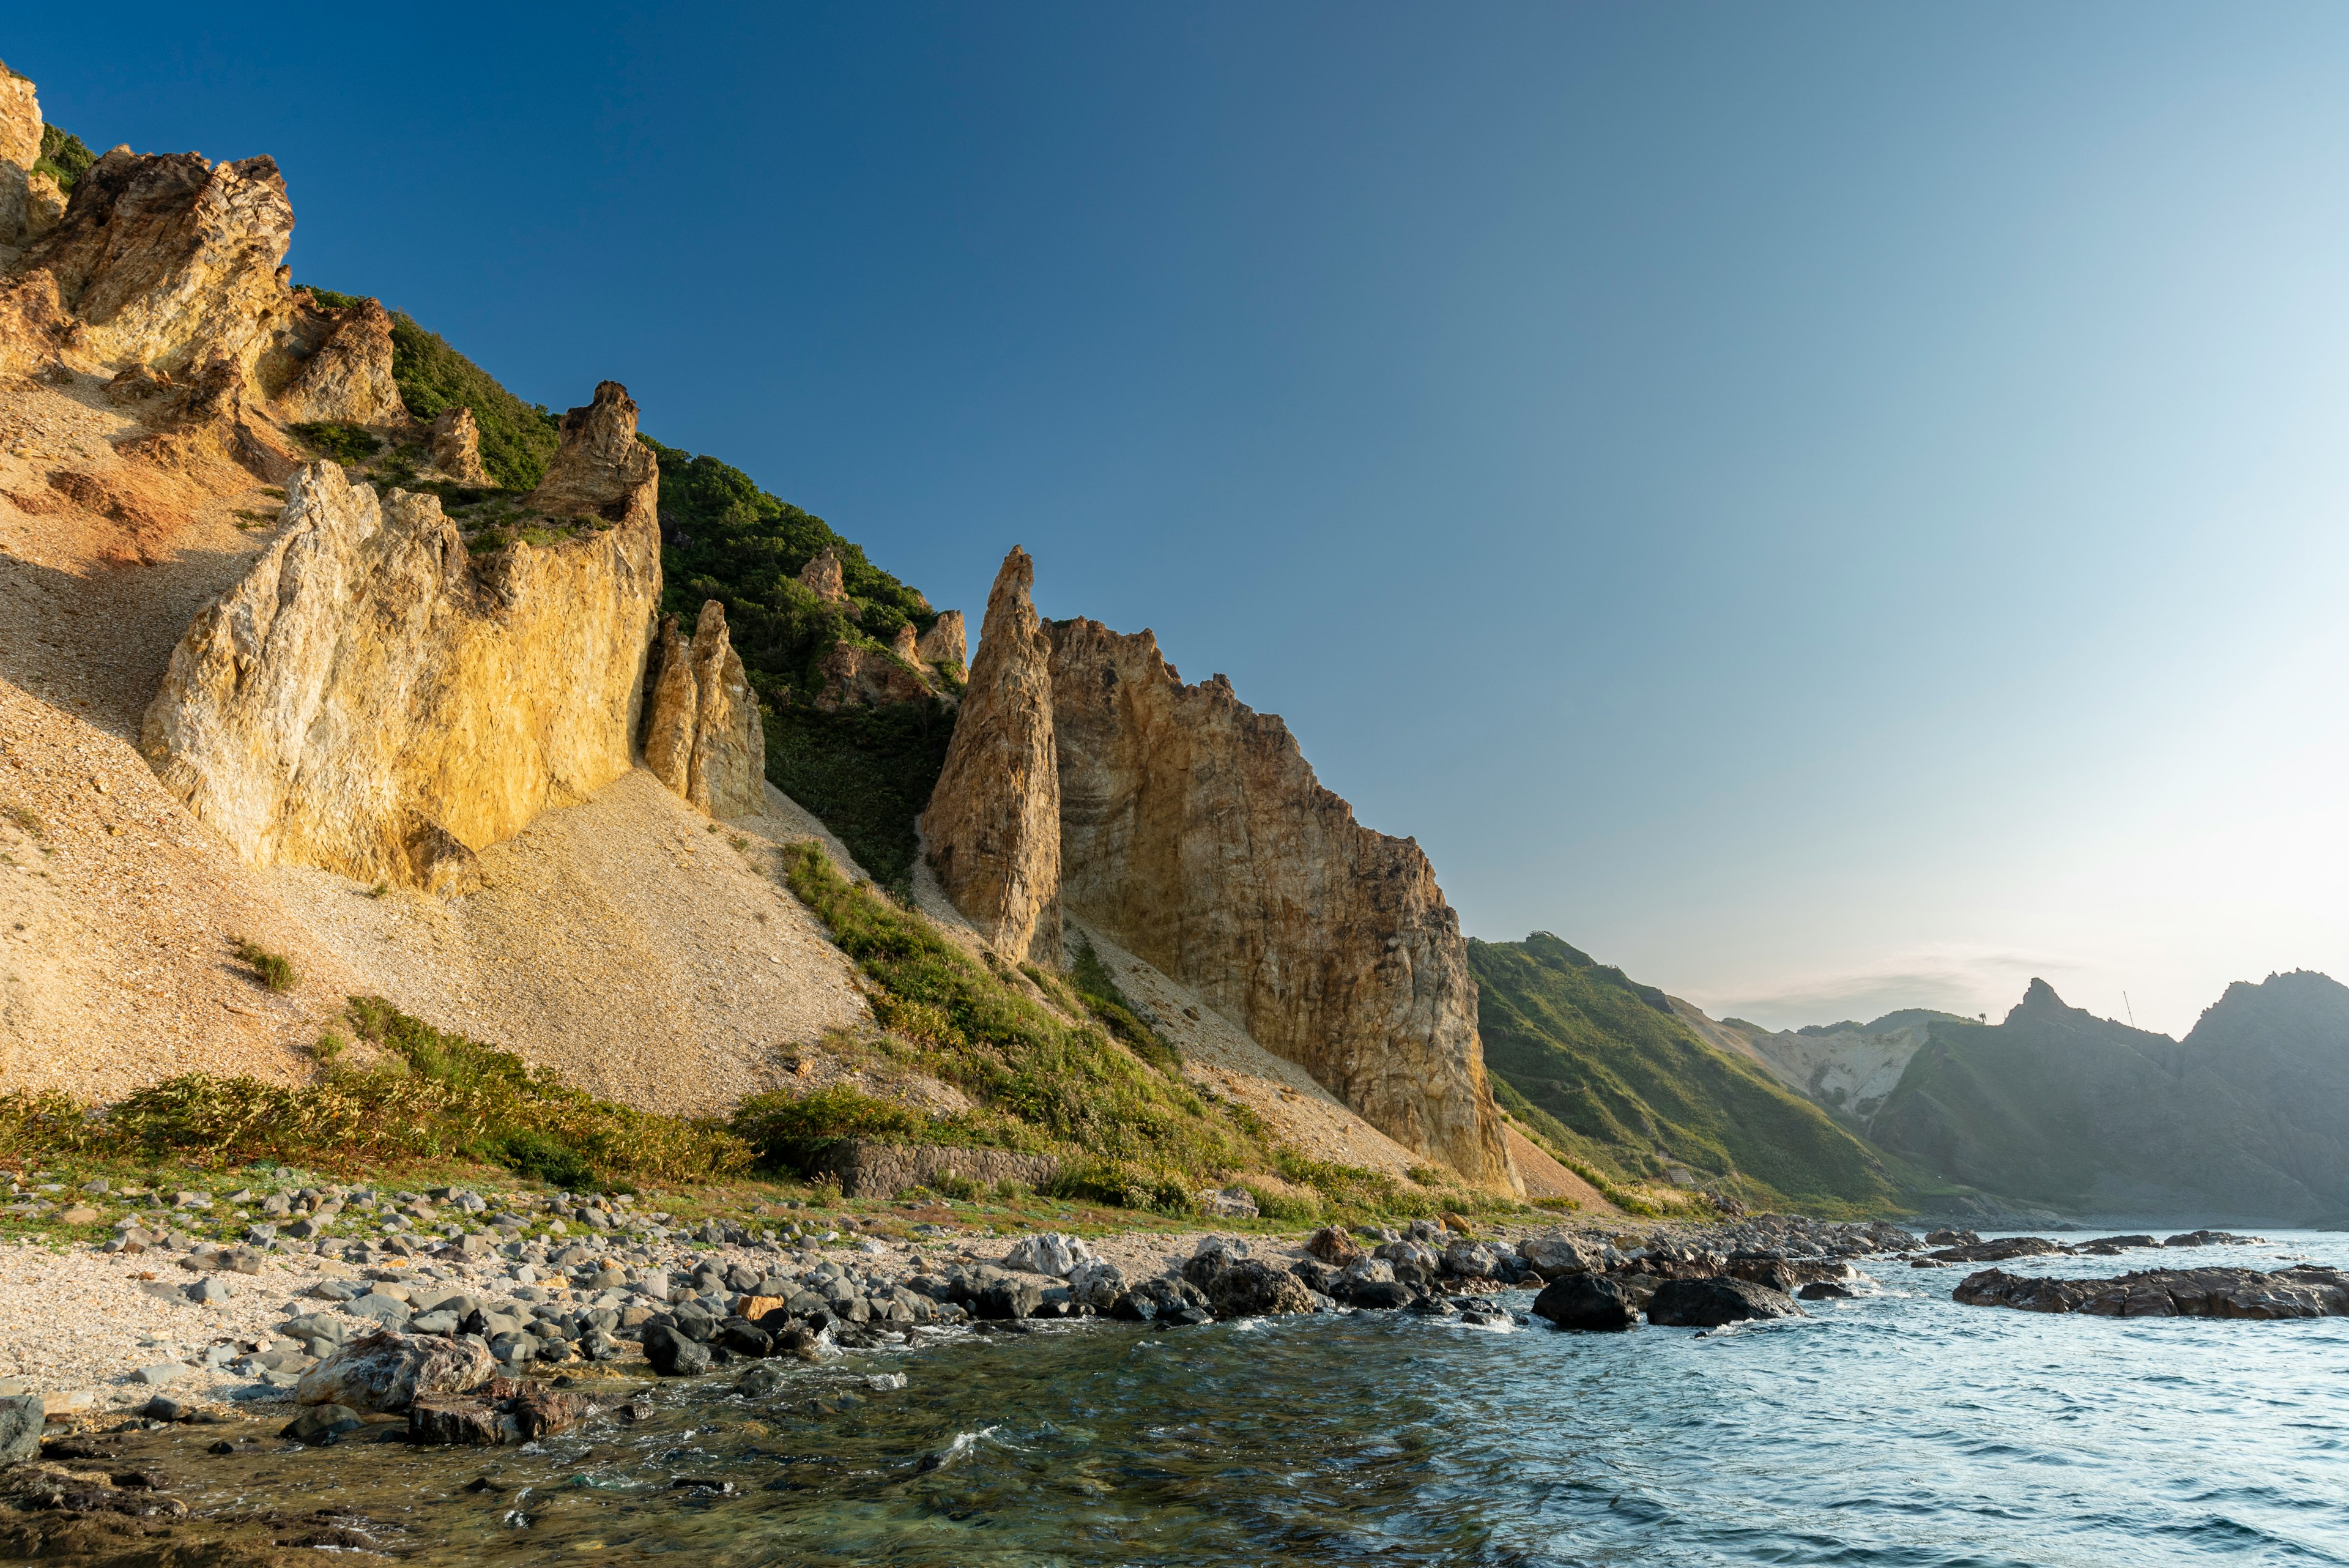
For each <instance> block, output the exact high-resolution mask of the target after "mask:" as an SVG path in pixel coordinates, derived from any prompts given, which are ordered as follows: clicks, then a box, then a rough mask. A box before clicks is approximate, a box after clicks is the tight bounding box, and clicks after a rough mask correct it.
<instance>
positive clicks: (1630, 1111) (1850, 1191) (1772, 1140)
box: [1468, 931, 1938, 1214]
mask: <svg viewBox="0 0 2349 1568" xmlns="http://www.w3.org/2000/svg"><path fill="white" fill-rule="evenodd" d="M1468 962H1469V966H1470V967H1471V968H1472V969H1473V970H1475V974H1476V981H1477V985H1478V987H1479V999H1478V1003H1477V1010H1476V1019H1477V1025H1478V1028H1479V1029H1480V1031H1481V1032H1482V1033H1483V1035H1484V1040H1485V1065H1486V1067H1487V1068H1488V1069H1490V1071H1491V1072H1492V1073H1493V1075H1494V1076H1495V1080H1496V1089H1497V1091H1498V1092H1499V1093H1500V1096H1501V1098H1502V1100H1503V1103H1504V1104H1505V1105H1510V1104H1512V1103H1513V1102H1516V1101H1517V1100H1518V1099H1519V1098H1520V1097H1521V1098H1522V1101H1523V1103H1524V1104H1525V1105H1526V1106H1530V1107H1531V1108H1532V1109H1533V1110H1535V1111H1537V1112H1538V1113H1540V1116H1539V1118H1538V1119H1537V1118H1535V1117H1529V1116H1525V1115H1524V1113H1522V1112H1520V1113H1519V1115H1520V1117H1521V1119H1525V1120H1527V1121H1528V1122H1529V1123H1530V1125H1532V1126H1533V1127H1535V1128H1536V1130H1537V1131H1544V1132H1548V1133H1549V1136H1550V1137H1551V1138H1552V1140H1553V1141H1560V1140H1561V1139H1562V1140H1563V1141H1565V1143H1566V1146H1567V1152H1568V1153H1570V1154H1572V1155H1573V1156H1575V1157H1576V1158H1578V1159H1581V1160H1583V1161H1585V1162H1587V1163H1588V1164H1590V1165H1593V1166H1595V1167H1597V1168H1599V1169H1600V1170H1602V1171H1605V1172H1608V1173H1609V1174H1611V1175H1612V1176H1614V1177H1615V1178H1616V1179H1619V1180H1647V1179H1654V1178H1656V1177H1658V1176H1661V1174H1662V1173H1663V1171H1664V1169H1665V1168H1666V1166H1667V1164H1668V1163H1669V1162H1674V1161H1676V1162H1678V1163H1681V1164H1683V1165H1685V1166H1687V1167H1688V1168H1690V1169H1691V1170H1692V1172H1694V1173H1695V1174H1696V1175H1697V1176H1698V1177H1699V1178H1700V1179H1702V1180H1704V1181H1705V1182H1706V1184H1707V1185H1708V1186H1711V1185H1713V1181H1714V1180H1715V1179H1722V1180H1723V1185H1725V1186H1727V1187H1728V1188H1729V1189H1731V1190H1733V1191H1734V1192H1736V1193H1737V1194H1738V1195H1739V1196H1740V1197H1742V1198H1743V1199H1744V1201H1746V1202H1747V1203H1748V1204H1750V1205H1755V1206H1764V1207H1774V1208H1799V1209H1803V1210H1810V1211H1813V1212H1818V1213H1828V1214H1841V1213H1857V1212H1860V1211H1868V1212H1877V1213H1881V1212H1886V1211H1890V1210H1903V1209H1908V1208H1911V1207H1913V1206H1914V1204H1915V1202H1916V1200H1917V1199H1919V1198H1920V1196H1921V1195H1922V1189H1926V1188H1930V1187H1933V1186H1936V1185H1938V1184H1934V1183H1931V1182H1930V1181H1929V1180H1926V1179H1921V1178H1920V1175H1919V1174H1918V1173H1917V1172H1915V1171H1913V1170H1910V1169H1909V1168H1907V1167H1906V1166H1905V1165H1904V1163H1903V1162H1901V1161H1899V1160H1898V1159H1891V1158H1887V1157H1886V1156H1885V1155H1884V1154H1883V1153H1881V1152H1880V1151H1878V1150H1877V1149H1874V1148H1871V1147H1868V1144H1867V1143H1865V1142H1863V1141H1862V1140H1861V1139H1859V1138H1857V1137H1854V1136H1852V1135H1851V1134H1850V1133H1849V1132H1847V1131H1846V1130H1844V1129H1843V1128H1842V1127H1838V1126H1837V1125H1836V1123H1835V1122H1834V1121H1833V1120H1831V1119H1830V1118H1829V1117H1828V1116H1827V1115H1826V1113H1825V1112H1824V1111H1822V1110H1821V1109H1820V1108H1819V1107H1818V1106H1815V1105H1813V1104H1811V1103H1810V1102H1809V1101H1808V1100H1806V1099H1803V1098H1802V1097H1801V1096H1797V1095H1794V1094H1791V1093H1789V1092H1788V1091H1787V1090H1785V1088H1782V1087H1781V1086H1779V1085H1778V1084H1777V1083H1776V1082H1775V1080H1774V1079H1772V1078H1771V1077H1770V1076H1769V1075H1767V1074H1765V1073H1764V1072H1763V1071H1762V1070H1761V1069H1760V1068H1758V1067H1755V1066H1754V1065H1752V1064H1749V1063H1746V1062H1743V1061H1740V1060H1737V1059H1735V1058H1733V1057H1731V1056H1728V1055H1725V1054H1723V1053H1722V1052H1720V1051H1716V1050H1714V1049H1713V1047H1711V1046H1709V1045H1707V1044H1705V1043H1704V1042H1703V1041H1702V1040H1700V1039H1698V1038H1697V1036H1696V1035H1695V1033H1692V1031H1691V1030H1690V1029H1689V1027H1688V1026H1687V1025H1686V1024H1685V1023H1682V1022H1681V1021H1680V1020H1679V1019H1678V1018H1676V1017H1674V1016H1673V1015H1672V1012H1671V1003H1670V1002H1668V1001H1667V1000H1666V999H1665V997H1664V993H1663V992H1661V991H1658V990H1657V989H1656V988H1654V987H1653V986H1647V985H1641V984H1640V983H1639V982H1637V981H1633V980H1631V979H1630V978H1629V977H1627V976H1626V975H1625V974H1624V973H1623V971H1621V970H1619V969H1615V968H1613V967H1611V966H1609V965H1604V964H1600V963H1598V962H1596V961H1594V960H1592V959H1591V958H1590V957H1589V956H1588V954H1586V953H1583V952H1581V951H1579V950H1577V949H1575V948H1573V947H1571V946H1569V945H1568V943H1566V942H1564V941H1561V940H1558V939H1557V937H1555V936H1552V935H1550V934H1549V933H1548V932H1547V931H1537V932H1535V933H1534V934H1533V935H1532V936H1529V937H1527V938H1526V940H1524V941H1521V942H1482V941H1475V940H1471V941H1470V942H1469V944H1468Z"/></svg>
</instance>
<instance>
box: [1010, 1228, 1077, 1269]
mask: <svg viewBox="0 0 2349 1568" xmlns="http://www.w3.org/2000/svg"><path fill="white" fill-rule="evenodd" d="M1090 1262H1093V1254H1092V1249H1091V1248H1089V1247H1087V1246H1086V1245H1085V1244H1084V1242H1082V1241H1080V1240H1078V1239H1077V1238H1076V1237H1074V1236H1070V1235H1066V1234H1063V1233H1062V1232H1061V1231H1045V1232H1044V1233H1043V1234H1042V1235H1040V1236H1022V1237H1021V1238H1020V1239H1019V1241H1017V1242H1015V1243H1013V1245H1012V1248H1011V1251H1009V1252H1006V1253H1005V1254H1004V1255H1003V1266H1004V1267H1005V1268H1007V1269H1024V1270H1026V1271H1027V1272H1029V1273H1031V1274H1050V1275H1051V1276H1052V1278H1054V1279H1056V1280H1064V1279H1067V1278H1068V1277H1069V1274H1070V1272H1071V1270H1073V1269H1075V1268H1076V1267H1077V1266H1078V1265H1079V1264H1081V1263H1090Z"/></svg>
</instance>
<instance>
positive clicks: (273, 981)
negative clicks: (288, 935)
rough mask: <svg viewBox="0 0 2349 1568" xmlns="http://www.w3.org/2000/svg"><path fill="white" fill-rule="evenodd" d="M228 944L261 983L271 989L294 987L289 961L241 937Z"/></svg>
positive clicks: (279, 989) (293, 975) (280, 989)
mask: <svg viewBox="0 0 2349 1568" xmlns="http://www.w3.org/2000/svg"><path fill="white" fill-rule="evenodd" d="M229 945H230V946H231V947H232V948H233V949H234V950H235V951H236V956H237V958H238V959H239V960H240V961H243V963H244V964H245V965H246V966H247V967H249V968H250V969H251V970H252V971H253V976H254V979H255V980H258V981H261V983H262V984H264V985H265V986H267V987H268V988H269V989H270V990H272V991H291V990H293V989H294V985H295V980H296V976H295V973H294V965H293V963H292V962H291V961H288V960H287V959H285V957H283V956H282V955H280V954H277V953H274V952H271V951H270V950H268V949H267V948H264V947H261V946H259V945H258V944H256V943H254V942H249V941H246V940H244V939H243V937H237V938H235V939H233V940H232V941H231V942H230V944H229Z"/></svg>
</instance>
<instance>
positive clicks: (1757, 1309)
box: [1648, 1274, 1805, 1328]
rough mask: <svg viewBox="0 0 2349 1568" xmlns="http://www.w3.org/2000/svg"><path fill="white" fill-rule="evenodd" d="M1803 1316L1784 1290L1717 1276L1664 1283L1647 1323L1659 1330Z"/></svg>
mask: <svg viewBox="0 0 2349 1568" xmlns="http://www.w3.org/2000/svg"><path fill="white" fill-rule="evenodd" d="M1804 1315H1805V1314H1804V1312H1803V1309H1802V1308H1801V1307H1799V1306H1797V1305H1795V1298H1794V1297H1792V1296H1790V1295H1788V1294H1787V1293H1785V1292H1784V1291H1775V1290H1772V1289H1771V1288H1770V1287H1769V1286H1767V1285H1757V1284H1755V1283H1754V1282H1752V1281H1751V1280H1740V1279H1733V1278H1730V1277H1729V1276H1727V1275H1720V1274H1716V1275H1714V1276H1713V1277H1712V1278H1710V1279H1693V1280H1666V1281H1665V1282H1663V1283H1662V1284H1661V1285H1658V1286H1657V1287H1656V1293H1655V1294H1654V1295H1653V1296H1651V1297H1650V1298H1649V1300H1648V1321H1649V1322H1650V1323H1652V1324H1656V1325H1657V1326H1659V1327H1661V1328H1719V1327H1720V1326H1721V1325H1722V1324H1729V1323H1743V1322H1744V1321H1746V1320H1747V1319H1749V1318H1775V1317H1802V1316H1804Z"/></svg>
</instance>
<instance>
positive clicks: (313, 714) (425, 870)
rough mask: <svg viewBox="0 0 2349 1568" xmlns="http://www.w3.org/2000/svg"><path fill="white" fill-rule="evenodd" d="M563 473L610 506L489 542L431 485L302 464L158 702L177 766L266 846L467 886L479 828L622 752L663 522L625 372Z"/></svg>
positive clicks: (557, 795)
mask: <svg viewBox="0 0 2349 1568" xmlns="http://www.w3.org/2000/svg"><path fill="white" fill-rule="evenodd" d="M547 479H548V483H547V485H546V486H543V487H542V493H549V492H550V491H551V493H552V496H553V499H554V500H555V501H557V502H560V503H562V504H563V505H564V511H563V512H562V513H561V514H562V515H571V514H574V511H584V512H588V513H592V514H595V515H597V516H606V515H611V516H614V518H615V521H614V524H613V525H612V526H609V527H604V528H598V529H595V530H592V531H590V532H588V533H587V534H586V535H585V536H582V537H578V538H574V539H570V540H566V541H564V542H562V543H558V544H555V545H550V546H547V547H544V548H538V547H533V546H532V545H525V544H518V545H512V546H511V547H509V548H508V549H506V550H503V551H501V552H499V553H498V554H496V555H494V556H488V557H485V558H483V559H482V560H481V561H479V562H476V561H475V560H473V559H472V558H471V556H469V555H468V554H467V552H466V549H465V545H464V542H463V540H462V539H461V538H460V536H459V534H458V532H457V529H456V527H455V525H454V524H451V523H450V521H449V520H448V519H446V518H445V517H443V516H442V515H441V514H440V503H439V502H438V501H437V500H435V499H434V498H432V497H430V496H425V495H414V494H409V493H407V492H404V491H398V490H394V491H392V492H391V493H389V494H388V496H385V497H383V498H381V499H380V500H378V497H377V495H376V493H375V492H374V490H373V489H372V488H371V487H369V486H367V485H357V486H354V485H352V484H351V483H349V482H348V481H347V479H346V478H345V476H344V474H343V472H342V470H341V469H340V468H338V467H336V465H335V464H333V463H331V462H314V463H310V464H307V465H305V467H303V468H302V469H301V470H300V471H298V472H296V473H295V475H294V476H293V477H292V479H291V480H290V481H289V483H288V485H287V500H286V505H285V526H284V528H283V529H282V531H281V532H280V534H279V535H278V537H277V538H276V539H275V540H274V541H273V542H272V543H271V545H269V547H268V548H267V549H266V550H264V552H263V553H262V555H261V556H260V557H259V558H258V559H257V560H256V561H255V562H254V566H253V568H252V570H251V571H250V572H249V573H248V574H247V576H245V578H244V579H243V581H242V582H240V583H239V584H238V585H237V586H236V587H234V588H233V589H231V590H230V591H229V592H228V593H227V594H225V595H223V596H222V597H221V598H219V599H217V600H215V601H214V602H213V603H212V604H211V605H209V606H207V607H205V608H204V610H203V611H202V613H200V614H199V615H198V616H197V617H196V618H195V621H194V623H193V624H192V625H191V626H190V628H188V632H187V635H186V636H185V637H184V638H183V639H181V643H180V645H179V647H178V648H177V649H174V650H173V652H172V655H171V667H170V670H169V672H168V673H167V674H166V676H165V678H164V681H163V686H162V690H161V691H160V692H159V693H158V694H157V696H156V698H155V700H154V702H153V703H152V705H151V706H150V708H149V709H148V711H147V715H146V720H145V722H144V725H143V728H142V732H141V747H142V750H143V751H144V752H145V753H146V755H147V757H148V759H149V761H150V763H151V764H152V766H153V767H154V769H155V771H156V773H157V774H158V775H160V777H161V779H162V780H163V782H164V784H165V785H166V786H167V787H169V788H170V789H171V790H172V791H173V793H175V794H178V795H179V796H180V797H181V799H182V800H184V801H186V802H187V803H188V805H189V806H190V807H191V809H192V810H193V811H194V813H195V814H196V815H198V816H200V817H202V819H204V820H205V821H206V822H208V823H210V824H212V826H214V827H216V828H217V829H218V830H219V831H220V832H221V833H222V835H224V836H226V837H227V838H228V839H229V840H230V841H231V842H232V843H233V845H235V846H236V848H237V850H238V852H239V854H240V855H242V856H243V857H244V859H246V860H247V861H248V862H250V863H252V864H254V865H268V864H271V863H274V862H279V861H285V862H292V863H295V864H301V865H308V866H316V867H324V868H326V869H328V870H332V871H336V872H339V873H341V874H343V875H345V876H347V877H354V878H357V879H359V880H362V881H377V880H382V881H389V882H395V883H399V884H403V885H406V886H409V887H415V888H425V889H428V890H456V889H461V888H466V887H468V886H470V885H471V881H472V879H473V877H474V876H475V875H476V873H475V870H474V867H473V855H472V852H473V851H474V850H476V849H478V848H481V847H482V846H486V845H489V844H492V843H494V842H496V841H498V840H501V839H503V838H506V837H508V836H512V834H514V833H516V832H519V831H520V830H521V829H522V828H523V826H526V825H527V824H528V823H529V822H530V821H531V819H532V818H533V817H534V816H536V815H538V814H539V813H540V812H541V811H543V810H544V809H546V808H547V807H549V806H552V805H564V804H568V803H570V802H574V801H577V800H581V799H584V798H585V796H586V795H587V794H590V793H591V792H592V791H594V790H595V789H596V788H597V787H599V786H600V785H602V784H605V783H607V782H609V781H610V780H611V779H613V778H615V777H616V776H618V775H619V774H623V773H625V772H626V771H627V770H628V768H629V766H630V764H631V763H632V761H633V753H634V741H635V738H636V719H637V713H638V703H639V701H640V699H641V693H642V689H643V682H644V666H645V649H646V644H647V634H648V632H649V630H650V627H651V620H652V611H653V607H654V605H655V604H657V602H658V599H659V596H660V539H659V534H658V531H657V524H656V523H655V521H654V514H655V499H656V497H655V490H656V486H657V470H656V469H655V468H654V466H653V463H652V455H651V453H650V452H647V451H646V450H645V449H644V448H643V446H641V445H640V444H639V443H638V442H637V441H636V406H635V405H634V404H633V403H631V402H630V401H629V400H628V399H627V396H626V392H625V391H624V390H623V389H620V388H618V387H617V386H616V385H615V384H613V383H611V382H605V384H604V385H603V386H601V387H599V388H597V389H596V395H595V402H594V403H593V404H591V405H589V406H588V407H587V408H585V409H574V410H572V411H571V412H570V413H569V414H568V415H566V416H565V417H564V421H563V448H562V450H561V452H559V453H558V454H557V456H556V458H555V460H554V462H552V463H551V464H550V465H549V468H548V475H547Z"/></svg>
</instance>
